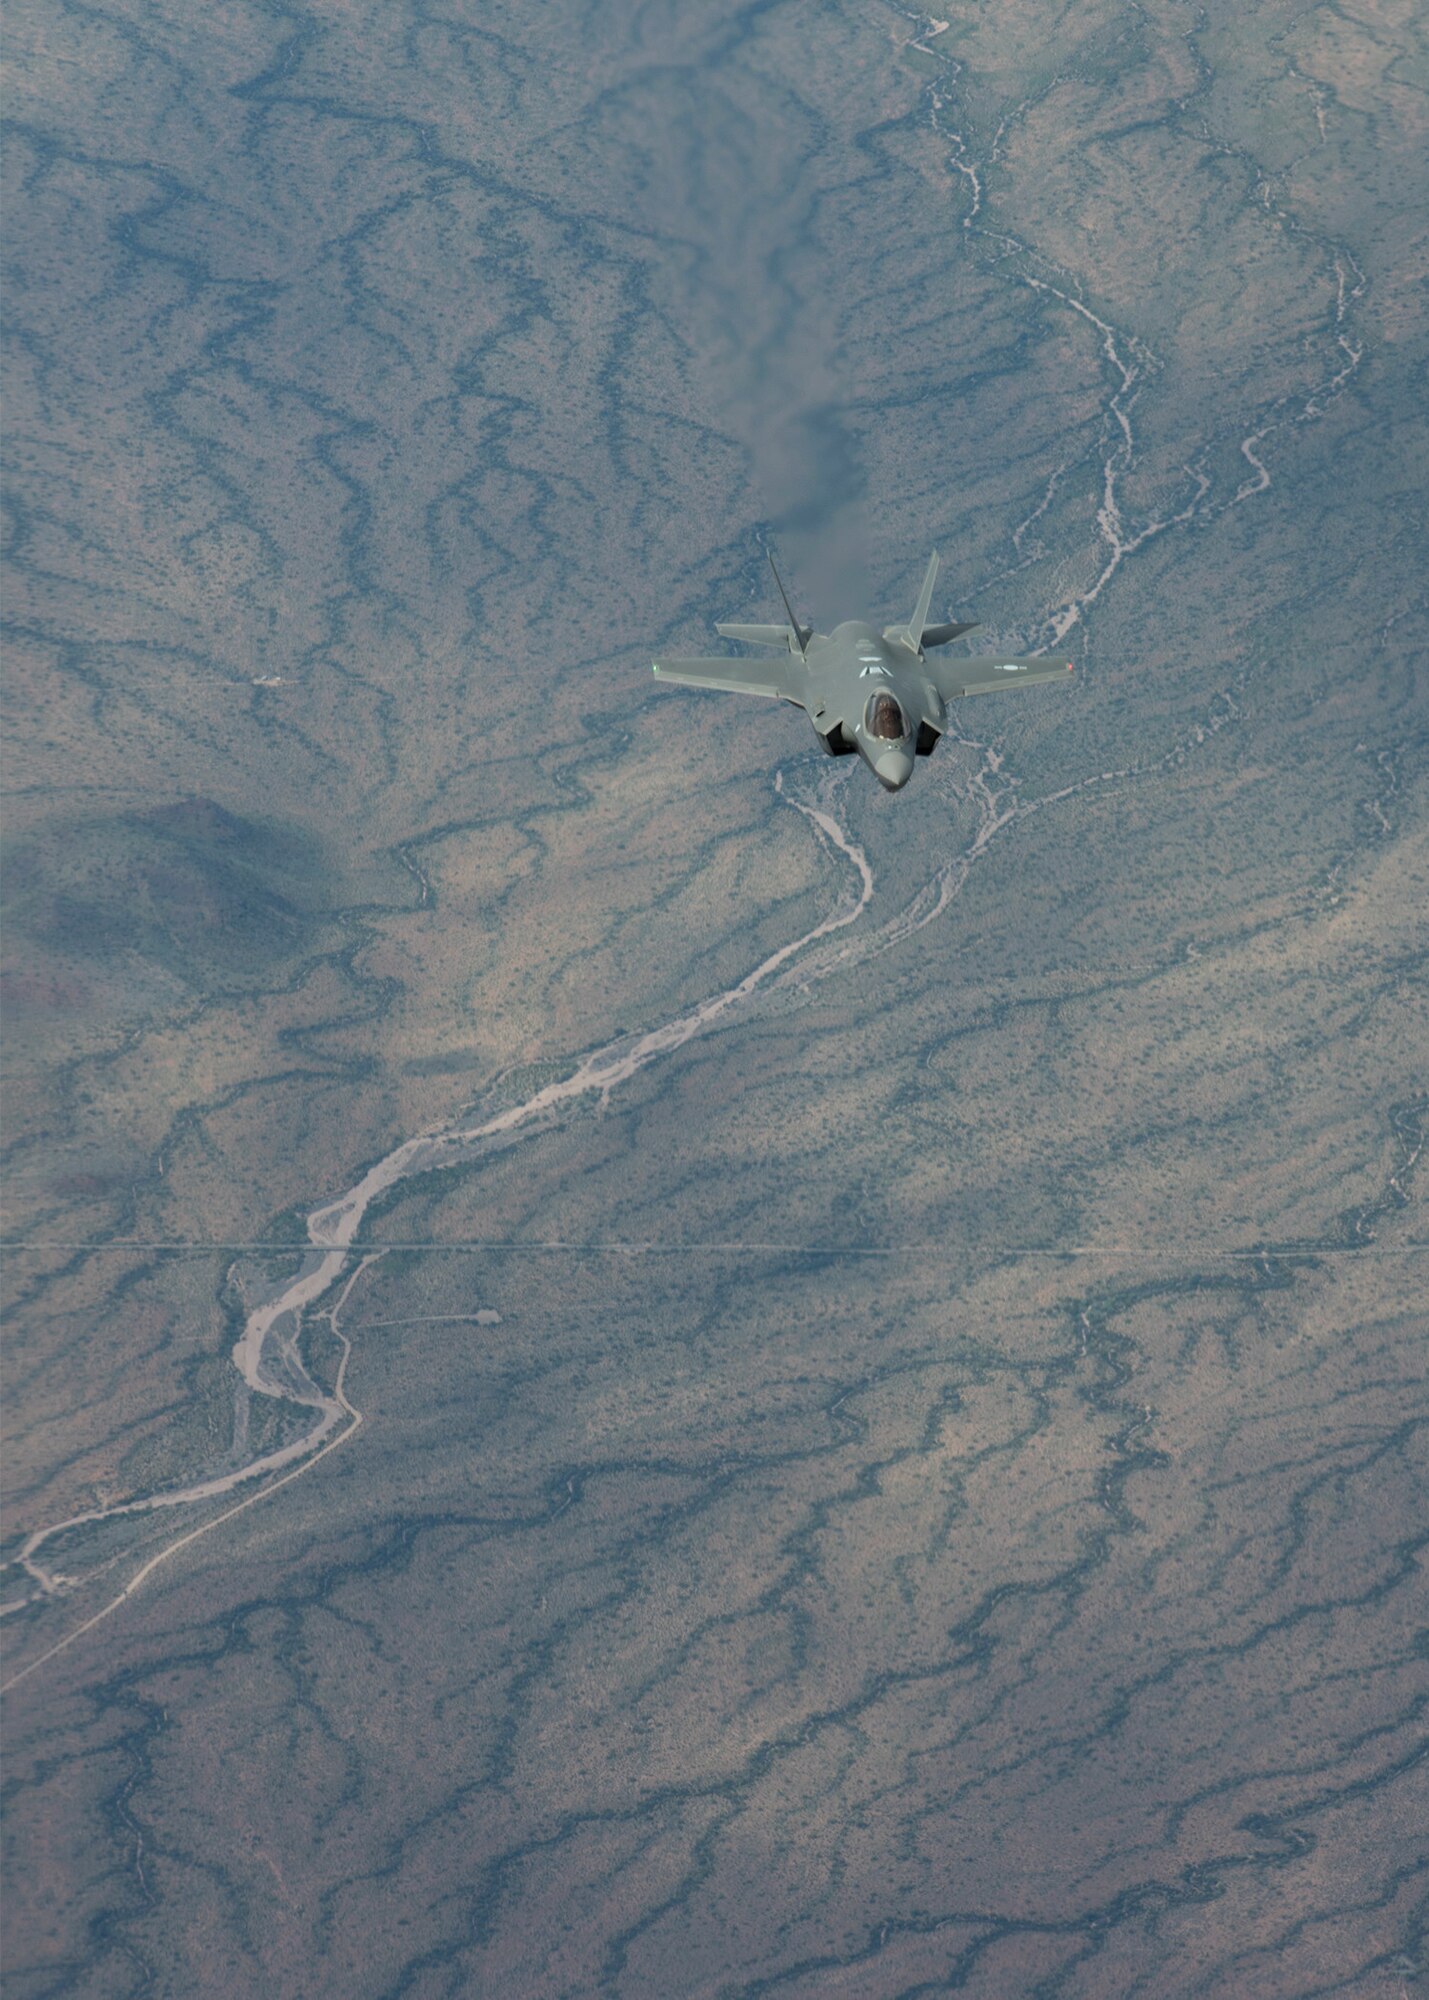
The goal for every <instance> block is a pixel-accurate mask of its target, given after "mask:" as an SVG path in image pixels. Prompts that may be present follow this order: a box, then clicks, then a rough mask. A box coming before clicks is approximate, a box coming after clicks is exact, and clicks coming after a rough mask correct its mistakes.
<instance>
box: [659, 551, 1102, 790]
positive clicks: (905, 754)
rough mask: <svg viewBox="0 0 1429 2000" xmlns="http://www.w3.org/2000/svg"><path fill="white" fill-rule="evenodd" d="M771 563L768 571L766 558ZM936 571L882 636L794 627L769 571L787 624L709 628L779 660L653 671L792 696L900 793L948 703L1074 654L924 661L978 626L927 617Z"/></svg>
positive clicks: (1036, 676)
mask: <svg viewBox="0 0 1429 2000" xmlns="http://www.w3.org/2000/svg"><path fill="white" fill-rule="evenodd" d="M769 567H770V568H771V569H774V560H773V557H772V556H771V558H770V562H769ZM937 574H938V558H937V555H936V554H934V555H933V556H932V557H930V559H929V562H928V569H927V574H926V575H925V576H924V578H923V588H922V589H921V590H920V591H919V593H918V603H917V605H916V607H915V609H914V612H913V616H912V617H911V618H910V619H909V621H908V623H907V624H906V625H889V626H887V627H886V628H885V629H884V630H883V631H882V632H879V631H878V630H877V629H876V628H875V627H874V626H872V625H865V624H864V623H862V621H861V620H858V619H851V620H849V622H848V623H847V624H844V625H839V626H837V627H836V628H835V629H834V630H833V631H832V632H829V633H824V632H815V631H812V630H811V629H810V628H809V627H808V626H807V625H801V624H800V623H799V621H798V619H797V618H796V617H795V616H794V613H793V610H792V609H791V607H790V604H789V599H788V596H787V594H786V593H785V590H784V586H783V584H782V583H780V582H779V572H778V570H774V581H775V582H776V583H778V584H779V595H780V597H781V598H783V600H784V609H785V611H786V612H788V614H789V622H788V624H787V625H716V627H715V630H716V631H717V632H718V633H719V634H720V635H721V637H722V638H725V639H737V640H739V641H741V642H742V643H743V644H745V645H752V646H763V647H765V648H767V649H769V651H770V652H775V653H777V654H778V655H780V656H782V657H775V658H769V657H765V658H762V659H740V658H737V657H731V658H728V659H712V660H656V661H655V666H654V670H655V674H656V677H657V678H658V679H660V680H662V681H675V682H678V683H679V684H680V685H681V686H684V687H701V688H719V689H722V690H723V691H724V692H726V693H728V694H757V695H763V696H764V697H765V698H766V699H767V700H772V701H787V702H791V703H792V704H793V705H794V707H795V708H802V709H803V710H804V711H805V712H806V714H807V715H808V717H809V720H810V721H811V722H812V723H813V725H814V729H815V731H816V733H817V734H818V737H819V740H820V741H821V742H822V744H823V746H824V748H825V749H826V750H827V751H828V753H829V755H830V756H831V757H844V756H848V755H850V754H852V753H853V752H855V751H856V752H857V753H858V755H859V756H860V757H862V758H863V760H864V762H865V763H866V764H867V765H868V767H869V769H870V770H871V771H872V772H873V775H874V776H875V777H876V778H877V779H878V782H879V783H880V784H881V785H884V786H886V787H887V789H888V790H889V791H890V792H897V791H901V790H902V788H903V786H904V785H906V784H907V782H908V780H909V778H910V777H911V776H912V775H913V764H914V759H915V758H917V757H927V756H929V755H931V753H932V751H933V748H934V746H935V745H936V743H937V741H938V738H939V737H940V736H941V735H942V733H943V731H944V730H945V729H946V728H947V726H948V708H947V705H948V703H949V702H950V701H958V700H960V699H961V698H962V697H963V696H964V695H970V694H996V693H997V692H999V691H1000V690H1002V689H1005V688H1012V687H1025V686H1028V685H1030V684H1032V683H1033V682H1037V681H1056V680H1062V679H1064V678H1065V677H1066V675H1068V674H1069V673H1070V672H1071V671H1072V663H1071V661H1070V660H1060V659H1059V660H1054V659H1049V658H1047V656H1046V655H1045V654H1039V655H1036V656H1034V657H1031V658H1023V659H1019V658H1018V657H1017V656H1016V655H1014V654H1008V653H1002V654H995V655H992V656H990V657H989V658H987V659H981V660H979V659H962V658H958V657H956V656H950V657H949V658H947V659H942V660H930V659H929V658H928V653H929V651H930V650H931V649H932V648H933V647H935V646H946V645H948V644H949V643H950V642H951V641H952V640H954V639H959V638H961V637H962V635H963V633H964V632H971V631H973V630H974V629H975V627H974V626H972V625H957V624H947V625H930V624H929V623H928V611H929V607H930V606H931V604H932V602H933V583H934V579H935V578H936V576H937Z"/></svg>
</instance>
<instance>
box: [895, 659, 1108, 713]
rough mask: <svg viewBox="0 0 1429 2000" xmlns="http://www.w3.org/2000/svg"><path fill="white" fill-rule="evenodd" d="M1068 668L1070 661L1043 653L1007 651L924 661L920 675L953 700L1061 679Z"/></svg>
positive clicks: (947, 698) (946, 697)
mask: <svg viewBox="0 0 1429 2000" xmlns="http://www.w3.org/2000/svg"><path fill="white" fill-rule="evenodd" d="M1071 671H1072V663H1071V661H1070V660H1058V659H1054V658H1050V657H1049V656H1048V655H1047V654H1046V653H1037V654H1034V655H1033V656H1032V657H1031V658H1026V659H1019V658H1018V657H1017V656H1016V654H1013V653H1008V654H1004V655H1002V656H1001V657H1000V658H993V659H989V660H959V659H948V660H925V661H924V662H923V675H924V678H925V679H926V680H928V681H930V682H931V683H932V685H933V686H934V687H935V688H936V689H937V690H938V693H939V694H940V695H941V696H942V697H943V700H944V701H956V700H957V699H958V697H959V696H960V695H965V694H998V693H1000V692H1001V691H1002V690H1003V689H1004V688H1014V687H1027V686H1031V685H1034V684H1035V683H1036V682H1038V681H1060V680H1065V679H1066V677H1067V675H1068V674H1069V673H1070V672H1071Z"/></svg>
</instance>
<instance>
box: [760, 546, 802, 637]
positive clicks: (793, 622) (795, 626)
mask: <svg viewBox="0 0 1429 2000" xmlns="http://www.w3.org/2000/svg"><path fill="white" fill-rule="evenodd" d="M764 553H765V555H767V556H769V567H770V569H774V558H773V556H770V555H769V551H768V549H766V550H765V551H764ZM774 581H775V582H776V583H777V584H778V585H779V595H780V596H781V597H782V598H783V600H784V609H785V610H786V611H787V612H788V614H789V630H790V631H791V632H792V633H793V634H794V637H795V638H796V639H797V640H798V642H799V651H800V652H801V653H802V652H804V650H805V649H806V648H807V646H808V643H809V641H810V640H811V639H812V638H813V636H814V628H813V626H812V625H801V624H800V623H799V621H798V619H797V618H796V617H795V616H794V607H793V605H792V604H791V603H790V602H789V593H788V591H787V590H786V589H785V588H784V584H783V580H782V578H781V577H780V575H779V572H778V570H777V569H774Z"/></svg>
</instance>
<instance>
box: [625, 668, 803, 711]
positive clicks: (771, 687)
mask: <svg viewBox="0 0 1429 2000" xmlns="http://www.w3.org/2000/svg"><path fill="white" fill-rule="evenodd" d="M654 671H655V678H656V680H660V681H673V682H676V683H677V684H678V685H679V686H680V687H697V688H717V689H719V691H720V692H721V693H723V694H761V695H764V696H765V697H766V699H768V700H770V701H792V702H794V703H796V704H797V705H798V707H800V708H802V707H803V706H804V681H805V678H806V674H805V668H804V664H803V662H802V661H801V660H799V659H792V660H791V659H789V658H787V657H786V658H785V659H783V660H736V659H725V660H656V661H655V663H654Z"/></svg>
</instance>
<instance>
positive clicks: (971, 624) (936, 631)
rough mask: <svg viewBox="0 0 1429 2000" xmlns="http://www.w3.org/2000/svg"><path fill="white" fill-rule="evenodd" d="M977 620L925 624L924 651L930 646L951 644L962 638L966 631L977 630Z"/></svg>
mask: <svg viewBox="0 0 1429 2000" xmlns="http://www.w3.org/2000/svg"><path fill="white" fill-rule="evenodd" d="M976 630H977V620H976V618H970V619H969V620H968V622H967V623H966V624H965V625H956V624H954V625H925V626H924V627H923V651H924V652H925V653H926V652H927V650H928V648H929V647H930V646H950V645H951V644H952V642H953V641H954V639H961V638H962V636H963V634H964V632H976Z"/></svg>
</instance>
